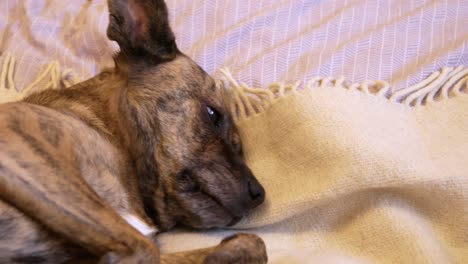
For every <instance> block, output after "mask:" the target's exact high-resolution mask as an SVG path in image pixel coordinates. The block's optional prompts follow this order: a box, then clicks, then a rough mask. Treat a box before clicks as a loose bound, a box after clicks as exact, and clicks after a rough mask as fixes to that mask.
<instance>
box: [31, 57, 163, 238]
mask: <svg viewBox="0 0 468 264" xmlns="http://www.w3.org/2000/svg"><path fill="white" fill-rule="evenodd" d="M120 59H121V58H119V57H116V68H114V69H112V70H106V71H103V72H101V73H100V74H98V75H97V76H95V77H93V78H91V79H89V80H87V81H84V82H81V83H78V84H76V85H74V86H73V87H70V88H66V89H61V90H46V91H43V92H40V93H37V94H32V95H31V96H29V97H27V98H25V100H24V101H25V102H27V103H33V104H37V105H41V106H45V107H48V108H52V109H54V110H57V111H59V112H61V113H64V114H67V115H72V116H74V117H75V118H79V119H80V120H81V121H82V122H84V123H86V124H87V125H88V126H90V127H92V128H93V129H95V130H96V131H98V132H99V133H100V134H101V135H102V136H103V137H105V138H106V139H108V140H109V142H111V143H112V144H113V145H114V146H115V147H116V148H117V149H119V153H121V155H122V156H121V159H122V161H123V163H124V164H123V168H124V170H125V171H124V172H125V175H123V176H125V177H121V179H120V180H121V181H122V183H123V185H124V187H125V188H126V189H127V192H128V195H129V199H130V201H129V202H130V204H131V206H132V208H133V210H134V211H135V212H137V214H138V215H140V216H141V217H143V218H145V219H146V220H149V219H151V221H152V222H153V223H154V224H156V225H157V226H158V228H160V229H166V228H165V226H171V225H172V219H161V217H160V216H159V215H158V212H157V210H156V208H157V207H158V205H153V204H154V202H155V201H154V195H155V192H156V190H153V191H149V193H148V190H149V188H148V186H153V189H156V188H155V186H157V185H158V183H157V180H158V179H157V168H155V166H156V164H148V163H149V162H148V159H147V158H144V157H143V156H147V155H151V156H152V157H150V159H153V158H154V157H153V155H152V154H151V153H148V148H147V147H148V146H145V145H147V144H148V142H142V140H141V138H139V137H140V136H141V135H139V134H138V129H139V128H138V127H137V126H138V124H136V121H135V119H134V117H132V113H131V111H132V110H131V109H130V108H129V103H128V98H127V92H128V79H127V73H126V68H125V62H122V61H119V60H120ZM143 181H144V182H145V184H142V183H141V182H143ZM142 185H146V187H145V186H143V187H142ZM158 195H159V196H161V195H164V194H163V193H162V192H161V193H158Z"/></svg>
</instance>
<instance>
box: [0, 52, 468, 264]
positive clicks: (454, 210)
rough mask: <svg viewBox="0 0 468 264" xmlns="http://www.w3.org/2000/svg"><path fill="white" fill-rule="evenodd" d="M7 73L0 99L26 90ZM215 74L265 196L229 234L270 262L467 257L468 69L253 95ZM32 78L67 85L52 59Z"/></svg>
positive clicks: (170, 239) (207, 241) (185, 235)
mask: <svg viewBox="0 0 468 264" xmlns="http://www.w3.org/2000/svg"><path fill="white" fill-rule="evenodd" d="M13 69H14V60H13V58H11V56H10V57H8V59H7V60H5V62H4V65H3V70H2V72H0V88H2V89H0V101H13V100H18V99H21V98H22V97H24V96H25V95H26V94H27V93H29V91H30V90H31V88H27V89H23V92H22V93H21V92H16V90H15V89H14V83H13V82H12V81H11V80H12V78H11V76H12V74H13V73H12V71H13ZM224 74H225V76H226V78H227V79H228V81H229V83H230V86H231V91H232V96H233V103H232V106H231V108H232V111H233V114H234V117H235V121H236V124H237V126H238V128H239V130H240V133H241V138H242V141H243V147H244V152H245V157H246V160H247V162H248V164H249V166H250V168H251V169H252V171H253V172H254V174H255V175H256V177H257V178H258V179H259V181H260V182H261V183H262V184H263V185H264V187H265V189H266V191H267V198H266V202H265V204H263V205H262V206H260V208H258V209H256V210H254V211H253V212H252V213H251V214H250V215H248V216H247V217H246V218H245V219H244V220H242V221H241V222H240V223H239V224H238V225H236V226H235V227H234V229H242V230H247V231H250V232H255V233H257V234H259V235H260V236H261V237H262V238H263V239H264V240H265V242H266V244H267V248H268V253H269V259H270V263H467V262H468V96H467V94H466V93H468V87H467V86H468V84H467V83H468V68H464V67H458V68H444V69H442V70H441V71H439V72H435V73H433V74H432V75H431V76H429V77H428V78H427V79H426V80H424V81H422V82H420V83H418V84H416V85H414V86H411V87H408V88H406V89H402V90H399V91H398V92H391V89H390V87H389V85H388V83H386V82H382V81H377V82H365V83H363V84H349V83H347V82H346V81H345V80H344V79H343V78H338V79H333V78H316V79H312V80H311V81H309V82H308V83H307V84H306V85H305V86H304V87H302V88H300V85H299V83H295V84H293V85H284V84H282V83H275V84H272V85H270V87H268V89H253V88H249V87H247V86H246V85H245V84H239V83H237V82H236V81H235V80H234V78H233V77H232V76H231V74H230V73H229V72H228V71H226V70H225V71H224ZM39 79H40V80H42V81H44V80H45V81H46V83H47V86H46V87H47V88H59V87H60V86H61V85H60V84H62V85H64V86H67V85H69V84H70V83H67V82H70V81H69V80H68V81H67V78H66V74H65V73H61V71H60V70H59V65H58V63H57V62H52V63H51V64H50V65H49V66H48V67H47V68H45V70H44V71H43V72H42V73H40V74H39V76H38V79H37V80H38V81H37V82H39V81H40V80H39ZM35 82H36V81H35ZM35 82H33V84H32V85H31V87H33V86H34V83H35ZM236 231H237V230H236ZM233 232H235V231H232V230H230V231H229V230H227V231H226V230H224V231H223V230H221V231H211V232H206V233H199V232H194V231H176V232H169V233H165V234H161V235H160V240H159V241H160V246H161V247H162V251H163V252H169V251H177V250H186V249H193V248H199V247H203V246H210V245H213V244H216V243H218V242H219V239H220V238H222V237H224V236H226V235H228V234H230V233H233ZM193 241H197V242H196V243H194V242H193Z"/></svg>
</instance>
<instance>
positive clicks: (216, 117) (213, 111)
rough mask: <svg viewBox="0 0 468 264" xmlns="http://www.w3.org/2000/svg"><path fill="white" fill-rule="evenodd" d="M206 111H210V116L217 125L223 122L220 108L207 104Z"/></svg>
mask: <svg viewBox="0 0 468 264" xmlns="http://www.w3.org/2000/svg"><path fill="white" fill-rule="evenodd" d="M206 112H207V113H208V117H209V118H210V121H211V122H212V123H213V124H214V125H215V126H219V124H220V123H221V114H220V113H219V112H218V110H216V109H215V108H214V107H211V106H207V107H206Z"/></svg>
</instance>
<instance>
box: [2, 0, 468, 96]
mask: <svg viewBox="0 0 468 264" xmlns="http://www.w3.org/2000/svg"><path fill="white" fill-rule="evenodd" d="M167 2H168V5H169V9H170V14H171V18H170V19H171V24H172V25H173V28H174V31H175V33H176V35H177V38H178V44H179V47H180V49H181V50H182V51H184V52H185V53H187V54H188V55H189V56H191V57H192V58H194V59H195V60H196V61H197V62H198V63H199V64H200V65H201V66H202V67H203V68H204V69H205V70H206V71H208V72H209V73H211V74H214V75H215V76H219V75H218V74H219V71H218V69H219V68H220V67H225V66H227V67H230V68H231V71H232V73H233V75H234V77H235V78H237V79H239V80H241V81H243V82H245V83H247V84H248V85H251V86H255V87H260V86H265V85H267V84H269V83H271V82H274V81H286V82H290V81H295V80H302V81H305V80H308V79H309V78H311V77H312V76H315V75H320V76H335V77H337V76H344V77H346V78H347V79H349V80H351V81H353V82H362V81H365V80H376V79H382V80H386V81H389V82H390V83H391V84H392V87H393V88H394V89H401V88H403V87H406V86H408V85H411V84H414V83H416V82H418V81H420V80H422V79H424V78H425V77H427V76H428V75H429V73H431V72H433V71H435V70H438V69H440V68H441V67H443V66H456V65H461V64H465V65H466V64H468V47H467V42H468V27H467V26H466V25H467V24H468V0H446V1H439V0H432V1H430V0H410V1H409V0H400V1H397V0H392V1H373V0H368V1H365V0H355V1H352V0H336V1H325V0H323V1H319V0H302V1H300V0H262V1H247V0H244V1H228V0H224V1H222V0H172V1H167ZM106 8H107V7H106V3H105V1H104V0H94V1H86V0H73V1H61V0H41V1H37V0H29V1H28V0H4V1H1V2H0V10H1V11H0V36H1V41H0V52H1V53H5V52H10V53H12V54H13V56H14V57H15V58H17V59H18V65H17V67H19V68H21V71H18V74H17V75H16V76H15V82H16V83H17V87H24V86H25V85H26V84H27V83H28V82H30V78H32V77H33V76H34V75H35V74H37V73H38V71H39V70H40V69H41V67H44V65H45V64H46V63H48V62H50V61H51V60H52V59H56V60H58V61H59V62H60V64H61V65H62V66H63V68H70V69H73V70H74V72H75V73H76V75H77V76H78V78H79V79H83V78H87V77H90V76H92V75H93V74H96V73H97V72H98V71H99V70H100V69H101V68H103V67H106V66H109V65H111V63H112V61H111V55H112V52H113V51H115V49H116V46H115V44H114V43H111V42H109V41H107V40H106V37H105V29H106V26H107V21H108V18H107V14H106ZM3 57H5V56H2V58H3ZM0 60H1V59H0Z"/></svg>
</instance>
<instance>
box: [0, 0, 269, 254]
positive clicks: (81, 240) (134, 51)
mask: <svg viewBox="0 0 468 264" xmlns="http://www.w3.org/2000/svg"><path fill="white" fill-rule="evenodd" d="M109 10H110V24H109V27H108V36H109V38H110V39H112V40H115V41H117V42H118V44H119V46H120V48H121V51H120V52H119V54H118V55H116V57H115V63H116V67H115V69H112V70H108V71H104V72H102V73H101V74H99V75H98V76H96V77H94V78H92V79H90V80H88V81H85V82H83V83H80V84H78V85H76V86H74V87H71V88H68V89H63V90H48V91H44V92H41V93H37V94H33V95H31V96H30V97H28V98H26V99H25V100H23V101H22V102H17V103H9V104H4V105H1V106H0V263H66V262H91V263H93V262H97V261H98V260H101V261H102V262H107V263H158V262H160V261H161V262H162V263H264V262H266V254H265V246H264V244H263V242H262V241H261V239H259V238H258V237H256V236H255V235H249V234H239V235H235V236H233V237H230V238H227V239H225V240H223V241H222V242H221V244H219V245H218V246H216V247H212V248H206V249H200V250H195V251H190V252H182V253H177V254H171V255H162V256H160V255H159V251H158V249H157V247H156V246H155V244H154V241H153V237H145V236H144V235H142V234H141V233H139V232H138V231H137V230H136V229H134V228H133V227H131V226H130V225H129V224H128V223H127V222H126V221H125V220H124V219H123V218H122V217H121V214H131V215H134V216H137V217H139V218H140V219H141V220H142V221H144V222H146V223H147V224H148V225H150V226H155V227H157V229H158V230H159V231H165V230H168V229H170V228H172V227H174V226H175V225H176V224H178V223H180V224H183V225H186V226H189V227H193V228H202V229H203V228H216V227H225V226H228V225H231V224H234V223H235V222H237V221H238V220H239V219H240V218H241V217H242V216H243V215H244V214H245V212H246V211H247V210H249V209H252V208H254V207H256V206H257V205H259V204H260V203H261V202H262V201H263V199H264V191H263V188H262V187H261V185H260V184H259V183H258V182H257V180H256V179H255V177H254V176H253V175H252V173H251V172H250V170H249V169H248V167H247V166H246V165H245V163H244V161H243V159H242V153H241V147H240V145H241V143H240V141H239V137H238V134H237V132H236V130H235V128H234V127H233V124H232V120H231V117H230V115H229V111H228V109H227V106H226V105H227V102H226V101H225V100H226V96H225V94H223V90H222V89H216V85H215V82H214V81H213V79H212V78H211V77H209V76H208V75H207V74H206V73H205V72H204V71H203V70H202V69H201V68H200V67H199V66H198V65H197V64H196V63H194V62H193V61H192V60H191V59H190V58H188V57H187V56H185V55H183V54H182V53H181V52H180V51H179V50H178V49H177V46H176V44H175V40H174V36H173V33H172V31H171V29H170V27H169V23H168V19H167V8H166V6H165V3H164V1H162V0H133V1H132V0H130V1H124V0H109ZM207 106H210V107H213V108H215V109H217V110H218V111H219V113H221V119H220V122H219V123H218V124H214V123H213V120H211V119H210V118H209V116H208V114H207V112H206V107H207Z"/></svg>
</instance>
